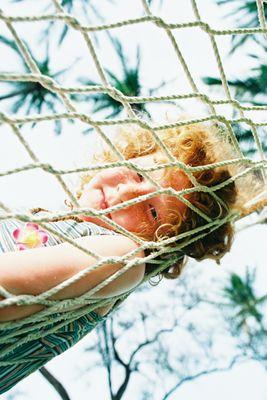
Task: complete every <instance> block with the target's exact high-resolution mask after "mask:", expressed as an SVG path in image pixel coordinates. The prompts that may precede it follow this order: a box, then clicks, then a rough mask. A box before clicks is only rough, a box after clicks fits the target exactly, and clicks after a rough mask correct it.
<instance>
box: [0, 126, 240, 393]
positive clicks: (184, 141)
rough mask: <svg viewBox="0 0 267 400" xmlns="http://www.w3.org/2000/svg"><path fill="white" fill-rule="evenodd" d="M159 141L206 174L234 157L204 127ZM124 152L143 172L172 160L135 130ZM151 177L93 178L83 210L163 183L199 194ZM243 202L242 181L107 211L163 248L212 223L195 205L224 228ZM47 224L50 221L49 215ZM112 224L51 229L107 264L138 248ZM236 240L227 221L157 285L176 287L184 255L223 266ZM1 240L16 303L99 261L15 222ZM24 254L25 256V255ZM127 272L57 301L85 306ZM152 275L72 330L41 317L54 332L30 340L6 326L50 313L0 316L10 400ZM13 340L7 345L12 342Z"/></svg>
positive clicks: (130, 173) (18, 311) (141, 269)
mask: <svg viewBox="0 0 267 400" xmlns="http://www.w3.org/2000/svg"><path fill="white" fill-rule="evenodd" d="M158 135H159V137H160V138H161V140H162V141H163V143H164V144H165V145H166V146H167V148H168V149H169V150H170V152H171V153H172V155H173V156H174V157H175V158H176V159H177V160H178V161H180V162H182V163H184V164H185V165H188V166H193V167H196V166H202V165H206V164H211V163H214V162H218V161H221V160H222V159H230V158H234V157H235V154H234V152H233V150H232V147H231V146H230V144H229V143H228V142H227V140H226V139H225V138H223V137H222V136H219V135H218V132H217V131H216V129H215V128H211V127H208V126H204V125H202V124H195V125H187V126H184V127H180V128H173V129H167V130H162V131H159V132H158ZM116 146H117V148H118V149H119V150H120V152H121V153H122V154H123V155H124V157H125V159H126V160H129V161H131V162H132V163H134V164H135V165H136V166H137V167H139V168H140V169H142V168H146V167H153V166H155V165H159V164H162V163H167V162H168V161H169V160H168V158H167V156H166V155H165V154H164V152H163V151H162V150H161V149H160V147H159V146H158V144H157V143H156V142H155V140H154V138H153V135H152V134H151V133H150V132H149V131H146V130H143V129H140V128H135V127H133V126H131V127H130V128H128V130H127V129H126V128H125V127H124V128H123V129H122V130H121V132H120V134H119V135H118V137H117V142H116ZM94 159H95V161H97V162H99V161H102V162H108V161H115V160H117V159H116V157H115V156H114V154H113V153H112V151H111V150H103V151H102V153H100V154H97V155H95V157H94ZM232 173H233V172H232V171H231V170H230V168H229V167H220V168H212V167H211V168H210V169H208V170H205V171H202V172H194V173H193V178H194V179H195V183H197V184H201V185H204V187H206V186H207V187H212V186H215V185H218V184H221V183H223V182H225V181H227V180H229V178H230V177H231V176H232ZM144 175H145V174H144ZM144 175H142V174H140V173H137V172H136V171H135V169H132V168H130V167H128V166H127V167H126V166H123V167H115V168H108V169H105V170H102V171H98V172H94V173H93V174H92V173H91V174H85V175H84V176H83V177H82V179H81V187H80V189H79V191H78V194H77V199H78V200H79V204H80V206H81V207H83V208H92V209H95V210H103V209H109V208H110V207H113V206H115V205H118V204H120V203H123V202H124V201H128V200H131V199H135V198H137V197H138V196H140V195H146V194H152V193H153V192H155V191H156V190H157V188H156V183H158V184H160V186H161V187H163V188H168V187H171V188H173V189H175V190H176V191H178V192H179V191H181V190H184V189H190V188H192V187H193V183H192V179H191V178H190V177H189V176H188V174H186V173H185V172H184V171H183V170H182V169H179V168H178V167H171V168H170V167H169V168H164V169H155V170H153V171H150V172H149V173H148V175H149V177H150V178H151V180H152V181H151V180H149V179H148V178H147V177H145V176H144ZM152 182H154V183H155V184H153V183H152ZM237 194H238V193H237V185H236V184H235V183H234V182H230V183H228V184H225V185H224V186H223V185H221V188H220V189H219V190H217V191H216V196H217V197H214V196H212V195H211V194H209V193H207V192H205V191H195V192H194V191H191V192H190V193H189V194H186V195H184V197H183V198H179V199H178V198H177V197H175V196H171V195H166V194H157V195H155V196H152V197H150V198H149V199H147V200H144V201H141V202H138V203H135V204H134V205H131V206H128V207H124V208H121V209H120V210H117V211H115V212H114V211H113V212H110V213H109V214H108V211H109V210H107V214H106V216H107V217H108V220H110V221H112V223H115V224H117V226H118V227H122V228H124V229H126V230H128V231H129V232H131V233H133V234H135V235H136V237H139V238H141V239H143V240H144V241H152V240H153V241H156V242H157V241H160V240H163V239H166V238H168V237H172V236H175V235H177V234H178V233H183V232H186V231H190V230H191V229H194V228H197V227H200V226H203V225H204V224H205V223H206V221H205V219H204V218H202V217H201V216H200V215H199V214H198V213H196V212H195V211H193V210H192V209H191V208H190V207H188V205H187V204H188V202H190V203H191V205H192V206H194V207H197V208H198V209H199V210H200V211H201V212H202V213H204V214H206V215H207V216H209V217H211V218H212V219H217V218H220V219H223V218H225V217H226V216H227V215H228V214H229V213H230V212H231V211H232V210H234V209H237V208H239V209H240V196H237ZM183 199H185V201H183ZM237 200H238V201H237ZM38 215H39V214H38ZM40 215H44V216H45V215H49V214H46V213H45V212H43V213H42V214H40ZM108 220H106V221H103V220H102V219H101V218H96V217H91V216H88V215H82V214H81V215H79V217H78V220H77V218H75V219H71V218H68V219H65V220H59V221H54V222H50V223H47V225H46V226H47V227H52V228H53V229H54V230H55V231H57V232H58V233H62V232H63V233H65V234H66V235H67V236H68V237H70V238H71V239H74V241H75V242H76V243H77V244H79V245H82V246H84V247H85V248H88V249H92V250H93V251H95V252H96V253H98V254H99V255H101V256H123V255H125V254H127V253H128V252H130V251H132V250H136V249H138V246H139V245H138V242H136V241H134V240H132V239H130V238H128V237H126V236H124V235H122V234H121V233H119V231H118V229H117V230H116V229H115V228H114V225H113V226H112V225H110V224H109V223H108ZM232 238H233V227H232V225H231V223H229V222H227V223H225V224H223V225H221V226H220V227H218V229H216V230H213V231H212V232H209V231H207V232H206V235H205V236H204V237H202V238H200V239H198V240H195V241H194V242H192V243H191V244H185V245H184V247H183V256H182V257H181V259H180V260H179V261H178V262H176V263H175V264H174V265H172V266H171V267H168V268H166V269H165V270H163V271H161V273H160V274H158V275H159V277H160V278H161V279H162V278H163V277H165V278H167V279H175V278H177V277H178V276H179V275H180V273H181V271H182V269H183V267H184V264H185V262H184V261H185V257H186V256H190V257H193V258H195V259H196V260H202V259H204V258H213V259H216V260H219V259H220V258H221V257H222V256H223V255H224V254H225V253H226V252H227V251H229V249H230V247H231V243H232ZM0 239H1V240H0V265H1V268H0V286H1V287H3V288H4V289H6V290H7V291H8V292H10V293H11V294H14V295H20V294H30V295H37V294H40V293H43V292H46V291H47V290H49V289H51V288H52V287H55V286H57V285H58V284H60V283H61V282H63V281H65V280H66V279H68V278H70V277H72V276H73V275H75V274H77V273H78V272H79V271H81V270H83V269H85V268H87V267H88V266H89V265H93V264H94V262H95V259H94V258H93V257H92V256H89V255H88V254H85V253H84V252H83V251H81V250H79V249H77V248H76V247H74V246H73V245H71V244H70V243H68V242H63V241H62V240H61V239H60V238H59V237H57V236H56V235H52V234H51V233H49V232H46V231H44V230H43V229H41V228H40V227H39V226H38V225H37V224H26V225H24V224H23V223H22V222H20V221H17V220H3V221H2V222H1V238H0ZM35 247H36V248H35ZM19 249H24V251H18V250H19ZM147 254H149V251H148V250H146V251H143V250H140V251H139V252H138V250H137V254H136V255H135V257H139V258H141V257H144V256H145V255H147ZM122 266H123V264H122V263H117V264H104V265H102V266H101V267H98V268H97V269H95V270H93V271H91V272H89V273H88V274H87V275H86V276H85V277H83V278H82V279H80V280H78V281H76V282H75V283H72V284H71V285H70V286H67V287H65V288H64V289H62V290H60V291H59V292H58V293H56V294H55V295H53V296H52V297H51V300H62V299H70V298H76V297H79V296H81V295H82V294H84V293H86V292H88V291H89V290H90V289H92V288H94V287H95V286H96V285H98V284H99V283H100V282H102V281H103V280H105V279H106V278H108V277H109V276H111V275H112V274H114V272H116V271H118V270H119V269H121V268H122ZM153 269H155V267H154V264H152V263H147V264H145V263H139V265H137V266H135V267H134V268H130V269H129V270H127V272H125V273H124V274H122V275H120V276H119V277H118V278H117V279H115V280H113V281H112V282H111V283H109V284H108V285H106V286H105V287H103V288H102V289H101V290H99V291H98V292H97V293H96V294H95V295H94V298H96V299H97V298H98V299H99V298H110V303H109V304H108V305H106V306H104V307H98V308H97V309H95V310H94V311H90V312H84V311H83V313H81V316H80V317H79V318H77V319H76V320H74V321H71V322H68V319H67V317H68V313H65V316H64V318H65V319H64V320H63V322H62V319H63V317H62V313H54V314H52V315H51V314H50V315H47V314H43V315H44V317H43V319H45V318H49V322H50V323H49V324H47V321H46V325H45V326H42V325H41V329H40V325H38V324H36V323H32V322H29V323H25V324H24V325H23V328H26V329H23V332H22V331H21V330H20V329H18V328H17V329H16V325H15V327H14V328H6V327H7V326H8V325H5V323H6V322H8V321H13V320H18V321H20V319H22V318H26V317H29V316H31V315H33V314H35V313H37V312H39V313H40V312H41V311H42V310H43V311H44V310H45V306H44V305H41V304H32V305H12V306H8V307H4V308H0V321H1V322H2V324H1V323H0V346H1V347H0V382H1V384H0V393H4V392H5V391H7V390H8V389H10V388H11V387H13V386H14V385H15V384H16V383H17V382H19V381H20V380H21V379H23V378H24V377H26V376H28V375H29V374H30V373H32V372H34V371H35V370H37V369H38V368H40V367H41V366H42V365H44V364H45V363H46V362H47V361H49V360H51V359H52V358H53V357H55V356H56V355H58V354H60V353H62V352H63V351H65V350H66V349H68V348H69V347H71V346H72V345H74V344H75V343H76V342H77V341H79V340H80V339H81V338H82V337H84V336H85V335H86V334H87V333H88V332H89V331H90V330H92V329H93V328H94V327H95V326H96V324H98V323H99V322H101V321H102V320H104V319H105V318H106V317H107V315H108V314H109V313H110V312H111V310H112V309H114V307H115V302H116V301H115V300H114V299H113V297H114V296H116V295H121V294H123V293H125V292H127V291H129V290H130V289H133V288H134V287H136V286H138V285H139V284H140V283H141V282H142V281H143V280H144V279H145V277H146V275H148V274H151V272H153ZM3 299H4V298H3V297H2V300H3ZM81 310H82V308H81ZM63 314H64V313H63ZM40 315H42V314H40ZM60 317H61V320H60ZM25 321H26V322H27V320H25ZM1 325H2V330H1ZM38 327H39V328H38ZM51 329H52V330H51ZM25 332H30V335H31V336H29V337H28V338H27V341H26V340H24V338H25V335H26V333H25ZM51 332H52V333H51ZM7 334H8V335H9V336H8V337H9V340H8V341H7V342H6V341H5V337H6V335H7ZM18 343H20V344H18Z"/></svg>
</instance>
